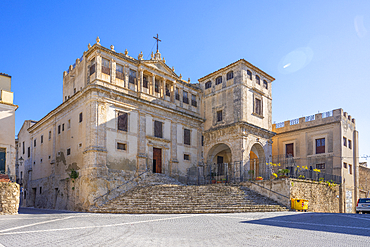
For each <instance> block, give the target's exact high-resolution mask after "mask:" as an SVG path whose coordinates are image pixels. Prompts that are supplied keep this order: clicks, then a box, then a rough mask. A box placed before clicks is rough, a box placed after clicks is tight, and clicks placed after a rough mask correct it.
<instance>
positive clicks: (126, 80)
mask: <svg viewBox="0 0 370 247" xmlns="http://www.w3.org/2000/svg"><path fill="white" fill-rule="evenodd" d="M123 70H124V72H123V73H125V82H124V85H123V87H125V88H128V76H129V68H128V65H127V64H125V67H124V68H123Z"/></svg>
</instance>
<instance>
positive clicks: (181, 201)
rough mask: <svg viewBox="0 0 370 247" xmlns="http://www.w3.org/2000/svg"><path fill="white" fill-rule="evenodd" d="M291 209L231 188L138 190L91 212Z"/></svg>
mask: <svg viewBox="0 0 370 247" xmlns="http://www.w3.org/2000/svg"><path fill="white" fill-rule="evenodd" d="M287 210H288V209H287V208H285V207H283V206H280V205H278V204H277V203H276V202H274V201H272V200H270V199H268V198H266V197H263V196H261V195H259V194H257V193H255V192H253V191H250V190H248V188H241V187H239V186H231V185H224V184H220V185H218V184H217V185H204V186H186V185H178V184H157V185H147V186H138V187H136V188H134V189H132V190H130V191H128V192H126V193H124V194H122V195H120V196H119V197H117V198H115V199H113V200H111V201H109V202H107V203H106V204H104V205H102V206H100V207H98V208H96V209H94V210H91V211H93V212H97V213H134V214H143V213H151V214H184V213H237V212H276V211H287Z"/></svg>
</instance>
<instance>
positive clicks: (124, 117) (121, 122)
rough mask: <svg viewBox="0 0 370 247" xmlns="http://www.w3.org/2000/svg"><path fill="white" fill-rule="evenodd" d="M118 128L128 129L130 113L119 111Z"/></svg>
mask: <svg viewBox="0 0 370 247" xmlns="http://www.w3.org/2000/svg"><path fill="white" fill-rule="evenodd" d="M117 125H118V127H117V128H118V130H122V131H126V132H127V129H128V128H127V127H128V114H127V113H126V112H118V123H117Z"/></svg>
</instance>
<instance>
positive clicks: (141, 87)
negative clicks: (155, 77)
mask: <svg viewBox="0 0 370 247" xmlns="http://www.w3.org/2000/svg"><path fill="white" fill-rule="evenodd" d="M139 73H140V80H139V81H138V83H137V86H138V89H137V91H138V92H143V81H144V69H141V68H140V69H139Z"/></svg>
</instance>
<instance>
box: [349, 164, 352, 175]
mask: <svg viewBox="0 0 370 247" xmlns="http://www.w3.org/2000/svg"><path fill="white" fill-rule="evenodd" d="M348 173H349V174H352V165H350V164H348Z"/></svg>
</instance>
